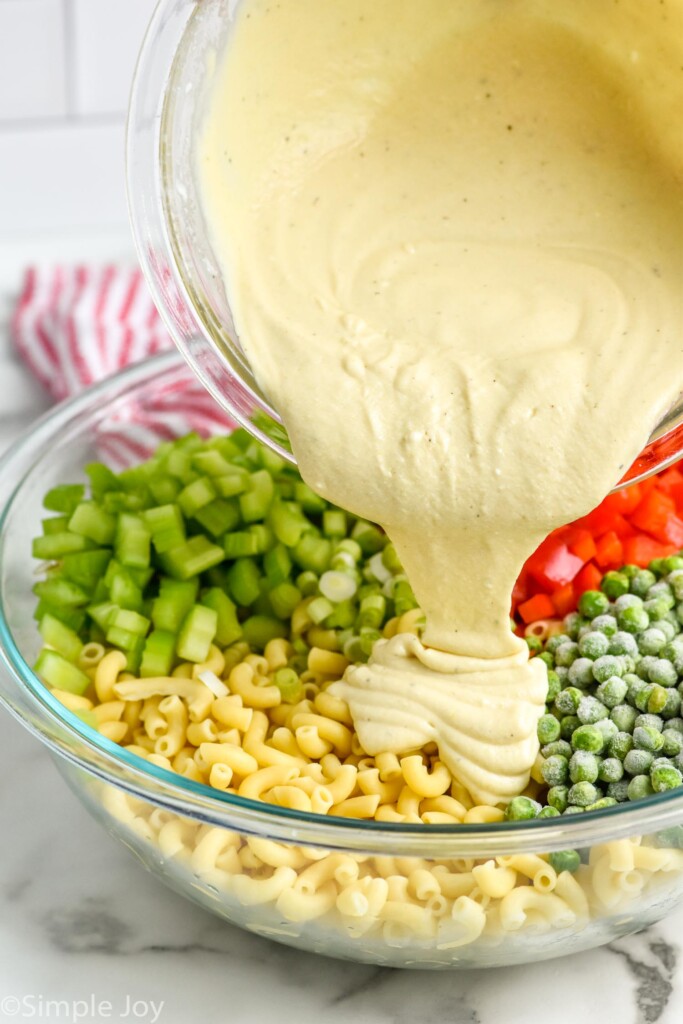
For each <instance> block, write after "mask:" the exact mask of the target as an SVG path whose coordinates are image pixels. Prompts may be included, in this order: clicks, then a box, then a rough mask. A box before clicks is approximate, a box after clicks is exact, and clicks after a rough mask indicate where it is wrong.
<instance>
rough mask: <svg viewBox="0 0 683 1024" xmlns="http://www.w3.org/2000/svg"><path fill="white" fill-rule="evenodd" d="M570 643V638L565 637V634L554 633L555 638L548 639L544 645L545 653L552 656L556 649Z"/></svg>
mask: <svg viewBox="0 0 683 1024" xmlns="http://www.w3.org/2000/svg"><path fill="white" fill-rule="evenodd" d="M570 642H571V637H570V636H567V634H566V633H556V634H555V636H550V637H548V639H547V640H546V643H545V649H546V651H549V652H550V654H554V653H555V651H556V650H557V648H558V647H561V646H562V644H567V643H570Z"/></svg>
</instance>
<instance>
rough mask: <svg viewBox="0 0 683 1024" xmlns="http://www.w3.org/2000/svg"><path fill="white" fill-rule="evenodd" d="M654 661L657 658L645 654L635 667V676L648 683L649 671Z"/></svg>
mask: <svg viewBox="0 0 683 1024" xmlns="http://www.w3.org/2000/svg"><path fill="white" fill-rule="evenodd" d="M656 661H657V658H656V657H655V655H654V654H645V655H644V656H643V657H642V658H641V659H640V661H639V662H638V664H637V665H636V675H637V676H639V677H640V679H642V680H643V682H646V683H649V681H650V669H651V668H652V666H653V665H654V663H655V662H656Z"/></svg>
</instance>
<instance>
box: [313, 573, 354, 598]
mask: <svg viewBox="0 0 683 1024" xmlns="http://www.w3.org/2000/svg"><path fill="white" fill-rule="evenodd" d="M318 586H319V589H320V593H321V594H322V595H323V597H326V598H327V599H328V601H332V603H333V604H337V603H338V602H339V601H349V600H350V599H351V598H352V597H353V595H354V594H355V593H356V591H357V589H358V586H357V584H356V581H355V579H354V578H353V576H351V575H349V574H348V573H345V572H336V571H334V570H332V569H330V570H329V571H328V572H324V573H323V574H322V576H321V577H320V583H319V584H318Z"/></svg>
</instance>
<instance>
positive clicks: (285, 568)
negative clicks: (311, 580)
mask: <svg viewBox="0 0 683 1024" xmlns="http://www.w3.org/2000/svg"><path fill="white" fill-rule="evenodd" d="M263 568H264V569H265V570H266V577H267V579H268V582H269V583H270V585H271V586H273V587H276V586H277V585H278V583H283V582H284V581H285V580H286V579H288V578H289V574H290V572H291V571H292V559H291V558H290V557H289V552H288V551H287V548H286V547H285V546H284V544H276V545H275V547H274V548H271V549H270V551H267V552H266V554H265V556H264V558H263ZM317 585H318V581H317V578H316V587H317Z"/></svg>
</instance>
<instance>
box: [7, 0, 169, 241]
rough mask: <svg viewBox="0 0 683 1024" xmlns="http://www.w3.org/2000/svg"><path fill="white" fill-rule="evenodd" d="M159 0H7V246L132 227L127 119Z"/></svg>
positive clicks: (122, 230)
mask: <svg viewBox="0 0 683 1024" xmlns="http://www.w3.org/2000/svg"><path fill="white" fill-rule="evenodd" d="M155 2H156V0H0V242H1V241H3V240H6V239H8V238H11V239H13V240H21V239H22V238H23V239H30V238H31V237H33V236H35V235H40V234H45V233H57V234H59V233H62V235H63V236H64V238H65V239H66V237H67V234H70V233H71V232H72V231H79V230H81V229H84V230H86V231H93V230H94V231H101V232H106V231H110V230H115V231H118V232H125V231H126V230H127V223H128V218H127V210H126V203H125V182H124V156H123V154H124V121H125V113H126V108H127V105H128V94H129V92H130V85H131V79H132V75H133V69H134V66H135V60H136V57H137V54H138V51H139V48H140V44H141V42H142V38H143V35H144V32H145V28H146V26H147V24H148V22H149V19H150V17H151V15H152V12H153V10H154V6H155Z"/></svg>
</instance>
